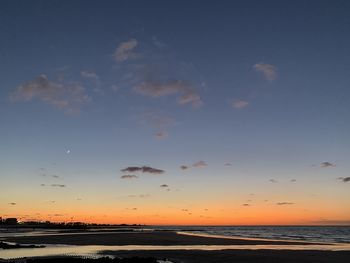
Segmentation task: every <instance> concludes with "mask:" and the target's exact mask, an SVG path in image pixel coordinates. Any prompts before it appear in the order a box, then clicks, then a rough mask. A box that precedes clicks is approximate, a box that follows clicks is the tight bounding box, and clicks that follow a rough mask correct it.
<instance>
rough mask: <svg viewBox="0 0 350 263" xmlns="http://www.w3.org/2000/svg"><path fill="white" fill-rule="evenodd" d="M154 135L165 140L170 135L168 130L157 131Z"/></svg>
mask: <svg viewBox="0 0 350 263" xmlns="http://www.w3.org/2000/svg"><path fill="white" fill-rule="evenodd" d="M154 137H155V138H156V139H158V140H163V139H165V138H167V137H168V132H166V131H160V132H157V133H156V134H155V135H154Z"/></svg>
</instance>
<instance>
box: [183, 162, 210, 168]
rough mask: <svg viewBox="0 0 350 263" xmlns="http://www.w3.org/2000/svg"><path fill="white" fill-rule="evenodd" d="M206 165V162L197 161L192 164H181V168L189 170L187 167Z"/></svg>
mask: <svg viewBox="0 0 350 263" xmlns="http://www.w3.org/2000/svg"><path fill="white" fill-rule="evenodd" d="M206 166H208V165H207V163H206V162H204V161H198V162H195V163H194V164H192V165H181V166H180V168H181V170H187V169H190V168H191V167H194V168H201V167H206Z"/></svg>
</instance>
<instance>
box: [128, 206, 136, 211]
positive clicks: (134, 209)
mask: <svg viewBox="0 0 350 263" xmlns="http://www.w3.org/2000/svg"><path fill="white" fill-rule="evenodd" d="M125 209H126V210H133V211H136V210H137V207H133V208H125Z"/></svg>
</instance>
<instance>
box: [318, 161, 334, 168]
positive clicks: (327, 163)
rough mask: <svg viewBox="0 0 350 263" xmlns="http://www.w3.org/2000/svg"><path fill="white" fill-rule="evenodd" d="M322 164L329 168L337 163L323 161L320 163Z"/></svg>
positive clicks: (323, 166)
mask: <svg viewBox="0 0 350 263" xmlns="http://www.w3.org/2000/svg"><path fill="white" fill-rule="evenodd" d="M320 166H321V167H322V168H328V167H335V164H334V163H330V162H322V163H321V164H320Z"/></svg>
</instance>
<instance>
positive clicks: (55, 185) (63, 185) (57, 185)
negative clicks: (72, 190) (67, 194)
mask: <svg viewBox="0 0 350 263" xmlns="http://www.w3.org/2000/svg"><path fill="white" fill-rule="evenodd" d="M51 186H52V187H61V188H63V187H66V185H65V184H52V185H51Z"/></svg>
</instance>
